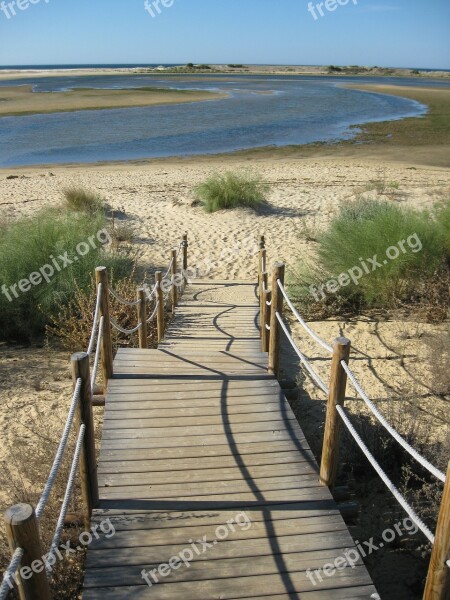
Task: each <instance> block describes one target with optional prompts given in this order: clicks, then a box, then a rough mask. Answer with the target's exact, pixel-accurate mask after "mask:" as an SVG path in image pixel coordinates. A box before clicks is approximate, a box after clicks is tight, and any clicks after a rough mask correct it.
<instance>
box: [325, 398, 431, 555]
mask: <svg viewBox="0 0 450 600" xmlns="http://www.w3.org/2000/svg"><path fill="white" fill-rule="evenodd" d="M336 410H337V412H338V413H339V415H340V417H341V419H342V421H343V422H344V424H345V426H346V427H347V429H348V431H349V433H350V434H351V436H352V437H353V439H354V440H355V442H356V443H357V444H358V446H359V447H360V449H361V450H362V452H363V454H364V456H365V457H366V458H367V460H368V461H369V462H370V464H371V465H372V467H373V468H374V469H375V471H376V472H377V473H378V475H379V476H380V478H381V480H382V481H383V483H384V484H385V485H386V487H387V488H388V490H389V491H390V492H391V494H392V495H393V496H394V498H395V499H396V500H397V502H398V503H399V504H400V506H401V507H402V508H403V509H404V510H405V512H406V513H407V514H408V516H409V518H410V519H411V520H412V521H413V522H414V523H415V524H416V525H417V527H418V528H419V529H420V530H421V531H422V533H423V534H424V535H425V537H427V538H428V540H429V541H430V542H431V543H432V544H434V539H435V538H434V535H433V534H432V532H431V531H430V530H429V529H428V527H427V526H426V525H425V523H424V522H423V521H422V519H421V518H420V517H419V515H418V514H417V513H416V512H415V511H414V509H413V508H412V506H411V505H410V504H409V503H408V502H407V501H406V499H405V498H404V497H403V496H402V494H400V492H399V491H398V489H397V488H396V487H395V485H394V484H393V483H392V481H391V480H390V479H389V477H388V476H387V475H386V473H385V472H384V471H383V469H382V468H381V466H380V465H379V463H378V462H377V460H376V459H375V457H374V456H373V455H372V454H371V452H370V450H369V449H368V447H367V446H366V445H365V443H364V442H363V441H362V439H361V437H360V436H359V434H358V432H357V431H356V429H355V428H354V427H353V425H352V424H351V422H350V419H349V418H348V416H347V414H346V412H345V410H344V408H343V407H342V406H339V405H338V406H336Z"/></svg>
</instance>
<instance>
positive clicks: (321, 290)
mask: <svg viewBox="0 0 450 600" xmlns="http://www.w3.org/2000/svg"><path fill="white" fill-rule="evenodd" d="M317 241H318V245H317V252H316V258H315V260H314V261H313V262H310V263H309V264H307V265H306V266H303V267H302V268H301V270H300V272H299V273H298V275H297V278H296V281H295V282H294V289H295V291H296V293H297V297H298V299H299V300H300V301H301V302H303V303H304V304H305V305H306V307H309V308H311V307H314V305H316V306H315V308H316V309H318V311H319V312H320V310H319V309H320V307H321V308H322V309H324V311H323V312H324V313H327V312H328V313H329V312H330V311H329V310H328V311H327V310H326V309H327V308H328V309H329V308H330V307H332V309H333V310H332V311H331V312H340V311H341V310H343V309H344V308H347V309H351V310H355V309H360V308H363V307H385V308H393V307H395V306H399V305H401V304H404V303H411V302H416V301H422V300H424V299H425V300H426V298H427V296H430V297H431V295H432V293H433V287H435V288H437V286H439V282H440V281H442V280H444V279H445V278H446V277H448V266H449V260H450V202H447V203H445V204H443V205H441V206H438V207H436V208H435V210H433V211H431V212H429V211H421V212H419V211H415V210H412V209H408V208H402V207H400V206H399V205H397V204H392V203H389V202H380V201H374V200H366V199H358V200H356V201H353V202H350V203H347V204H345V205H343V206H342V207H341V210H340V212H339V214H338V215H337V216H336V217H335V218H334V219H333V220H332V221H331V223H330V225H329V227H328V229H327V230H326V231H324V232H322V233H321V234H319V235H318V237H317ZM402 245H403V248H402ZM391 247H392V249H391V250H389V255H388V254H387V251H388V249H390V248H391ZM397 253H398V256H397V257H395V255H396V254H397ZM375 256H376V259H375V260H376V262H374V257H375ZM351 273H353V275H354V277H351V275H350V274H351ZM344 274H347V277H345V278H344ZM339 276H342V281H341V282H339V281H338V278H339ZM333 280H334V282H336V281H337V282H338V284H337V285H335V283H330V282H332V281H333ZM311 286H314V287H311ZM443 287H445V286H441V288H442V289H443ZM336 288H337V289H336Z"/></svg>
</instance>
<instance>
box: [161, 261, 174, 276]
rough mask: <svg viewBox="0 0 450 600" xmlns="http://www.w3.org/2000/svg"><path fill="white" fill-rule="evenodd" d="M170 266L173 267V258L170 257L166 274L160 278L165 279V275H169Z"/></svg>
mask: <svg viewBox="0 0 450 600" xmlns="http://www.w3.org/2000/svg"><path fill="white" fill-rule="evenodd" d="M172 265H173V257H172V259H171V261H170V263H169V266H168V267H167V271H166V272H165V273H164V275H163V276H162V278H163V279H166V277H167V275H168V274H169V273H170V270H171V268H172Z"/></svg>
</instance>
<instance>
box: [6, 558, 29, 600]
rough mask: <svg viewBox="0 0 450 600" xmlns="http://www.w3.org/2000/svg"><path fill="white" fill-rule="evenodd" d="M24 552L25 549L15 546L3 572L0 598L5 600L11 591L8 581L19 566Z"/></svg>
mask: <svg viewBox="0 0 450 600" xmlns="http://www.w3.org/2000/svg"><path fill="white" fill-rule="evenodd" d="M24 554H25V551H24V550H23V548H16V549H15V550H14V554H13V555H12V558H11V562H10V563H9V565H8V567H7V569H6V571H5V572H4V574H3V581H2V583H1V585H0V600H6V598H7V597H8V594H9V592H10V591H11V587H10V581H11V579H12V578H13V577H14V575H15V574H16V572H17V570H18V568H19V567H20V563H21V562H22V558H23V555H24Z"/></svg>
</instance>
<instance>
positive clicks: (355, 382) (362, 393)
mask: <svg viewBox="0 0 450 600" xmlns="http://www.w3.org/2000/svg"><path fill="white" fill-rule="evenodd" d="M341 365H342V368H343V369H344V371H345V372H346V373H347V376H348V378H349V379H350V381H351V383H352V385H353V387H354V388H355V390H356V391H357V393H358V394H359V395H360V396H361V398H362V399H363V401H364V402H365V404H366V405H367V406H368V408H369V409H370V410H371V411H372V413H373V414H374V415H375V417H376V418H377V419H378V421H379V422H380V423H381V425H383V427H384V428H385V429H386V430H387V431H388V432H389V433H390V434H391V436H392V437H393V438H394V439H395V440H397V442H398V443H399V444H400V445H401V446H402V447H403V448H404V449H405V450H406V451H407V452H408V453H409V454H410V455H411V456H412V457H413V458H414V459H415V460H416V461H417V462H419V463H420V464H421V465H422V466H423V467H424V468H425V469H427V471H429V472H430V473H432V474H433V475H434V476H435V477H437V478H438V479H440V480H441V481H442V482H445V474H444V473H442V472H441V471H439V469H437V468H436V467H435V466H434V465H432V464H431V463H430V462H429V461H428V460H427V459H426V458H424V457H423V456H421V455H420V454H419V453H418V452H417V450H415V449H414V448H413V447H412V446H411V445H410V444H408V442H407V441H406V440H405V439H404V438H403V437H402V436H401V435H400V434H399V433H398V431H396V430H395V429H394V428H393V427H392V426H391V425H389V423H388V422H387V421H386V419H385V418H384V416H383V415H382V414H381V413H380V411H379V410H378V408H377V407H376V406H375V404H374V403H373V402H372V400H370V398H369V397H368V396H367V394H366V393H365V391H364V390H363V389H362V387H361V384H360V383H359V381H358V380H357V379H356V377H355V375H354V373H353V372H352V371H351V369H350V368H349V366H348V365H347V363H346V362H345V361H344V360H342V361H341Z"/></svg>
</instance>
